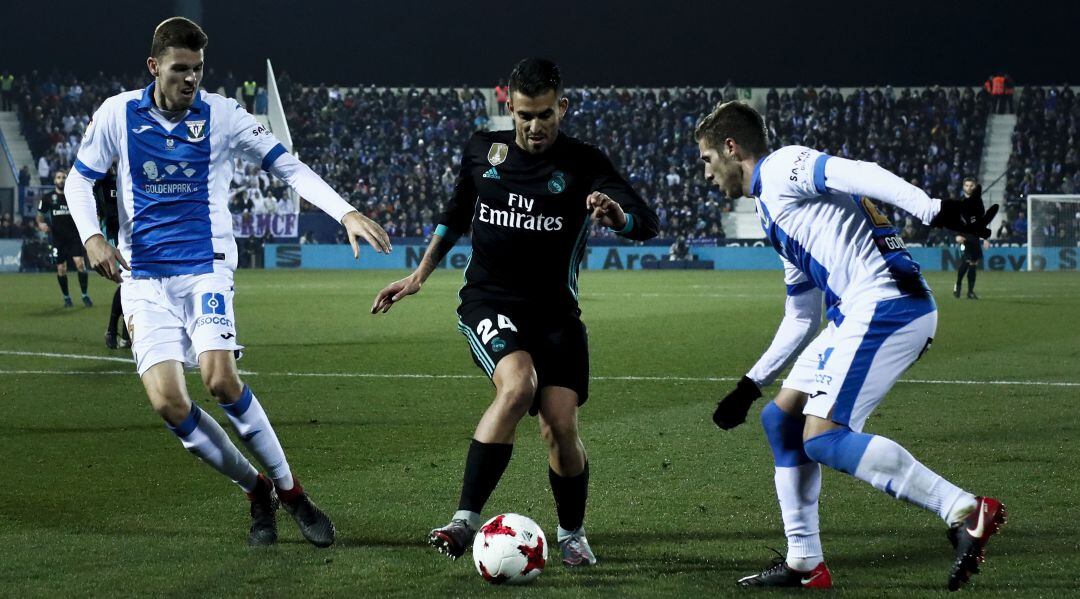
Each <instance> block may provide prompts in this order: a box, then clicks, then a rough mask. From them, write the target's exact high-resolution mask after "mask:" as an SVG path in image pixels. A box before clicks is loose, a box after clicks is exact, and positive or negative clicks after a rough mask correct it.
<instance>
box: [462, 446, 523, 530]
mask: <svg viewBox="0 0 1080 599" xmlns="http://www.w3.org/2000/svg"><path fill="white" fill-rule="evenodd" d="M513 452H514V445H513V444H512V443H481V442H479V441H477V440H476V439H473V440H472V443H470V444H469V455H468V457H466V458H465V477H464V480H463V481H462V483H461V499H460V500H458V510H466V511H470V512H476V513H477V514H479V513H480V512H481V511H482V510H483V509H484V504H485V503H487V500H488V497H491V492H492V491H494V490H495V485H497V484H499V479H500V478H502V475H503V472H505V471H506V465H507V464H509V463H510V454H512V453H513Z"/></svg>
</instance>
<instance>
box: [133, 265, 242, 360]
mask: <svg viewBox="0 0 1080 599" xmlns="http://www.w3.org/2000/svg"><path fill="white" fill-rule="evenodd" d="M120 289H121V290H120V297H121V301H122V303H123V306H124V318H125V320H126V321H127V325H128V329H129V331H130V332H131V351H132V353H133V354H134V355H135V366H136V368H137V369H138V371H139V376H142V375H143V374H144V373H145V372H146V371H147V370H149V369H150V367H151V366H153V365H154V364H157V363H159V362H164V361H166V360H176V361H177V362H180V363H182V364H184V365H185V366H187V367H189V368H193V367H195V366H198V365H199V355H200V354H202V353H203V352H205V351H209V350H229V351H239V350H241V349H243V347H244V346H242V345H239V344H238V343H237V342H236V317H235V315H234V314H233V278H232V273H227V272H213V273H206V274H201V275H179V276H175V277H165V278H161V279H131V278H128V279H125V280H124V282H123V284H122V285H121V288H120Z"/></svg>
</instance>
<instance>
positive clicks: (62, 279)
mask: <svg viewBox="0 0 1080 599" xmlns="http://www.w3.org/2000/svg"><path fill="white" fill-rule="evenodd" d="M56 280H57V282H59V283H60V293H63V294H64V297H68V295H70V294H69V293H68V285H67V275H56Z"/></svg>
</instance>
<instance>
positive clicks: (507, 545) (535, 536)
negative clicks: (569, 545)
mask: <svg viewBox="0 0 1080 599" xmlns="http://www.w3.org/2000/svg"><path fill="white" fill-rule="evenodd" d="M547 554H548V550H547V539H545V538H544V531H543V530H541V529H540V527H539V526H538V525H537V524H536V522H533V521H532V520H530V519H529V518H526V517H525V516H522V515H520V514H500V515H498V516H495V517H494V518H492V519H491V520H488V521H487V522H485V523H484V525H483V526H481V527H480V530H479V531H477V533H476V538H475V539H474V540H473V563H475V564H476V571H477V572H479V573H480V575H481V576H483V577H484V580H486V581H488V582H490V583H491V584H525V583H527V582H529V581H531V580H533V579H534V578H536V577H537V576H539V575H540V572H542V571H543V569H544V564H545V563H546V562H547Z"/></svg>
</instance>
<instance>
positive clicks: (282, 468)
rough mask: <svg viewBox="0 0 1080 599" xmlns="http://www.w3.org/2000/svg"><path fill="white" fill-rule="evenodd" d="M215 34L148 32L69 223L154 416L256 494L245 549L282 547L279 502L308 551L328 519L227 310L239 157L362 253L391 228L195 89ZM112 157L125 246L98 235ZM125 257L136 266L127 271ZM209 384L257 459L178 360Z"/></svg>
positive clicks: (92, 136) (328, 536)
mask: <svg viewBox="0 0 1080 599" xmlns="http://www.w3.org/2000/svg"><path fill="white" fill-rule="evenodd" d="M206 44H207V37H206V34H205V33H204V32H203V30H202V29H201V28H200V27H199V26H198V25H196V24H195V23H194V22H192V21H190V20H188V19H185V18H182V17H173V18H171V19H167V20H165V21H163V22H162V23H161V24H160V25H158V26H157V28H156V29H155V30H154V37H153V42H152V44H151V49H150V57H149V58H147V60H146V66H147V69H148V70H149V71H150V74H151V75H152V76H153V77H154V81H153V82H152V83H151V84H150V85H149V86H147V87H146V88H145V89H137V90H134V91H127V92H122V93H120V94H118V95H115V96H113V97H111V98H108V99H107V100H105V102H104V103H103V104H102V105H101V107H100V108H99V109H98V110H97V112H96V113H95V114H94V118H93V120H92V123H91V125H90V126H88V127H87V130H86V133H85V135H84V138H83V142H82V144H81V145H80V146H79V151H78V156H77V160H76V161H75V167H74V168H73V169H72V170H71V173H70V174H69V176H68V180H67V187H66V190H67V195H68V199H69V202H70V206H71V209H72V217H73V218H74V219H75V224H76V225H77V226H78V228H79V233H80V235H81V239H82V240H83V243H84V244H85V245H86V249H87V255H88V257H89V259H90V263H91V265H92V266H93V267H94V269H95V270H96V271H97V272H98V273H100V274H101V275H102V276H104V277H106V278H109V279H112V280H114V281H116V282H122V287H121V289H122V296H121V297H122V302H123V312H124V314H125V317H126V318H127V319H128V324H129V326H130V327H131V338H132V353H133V354H134V356H135V362H136V369H137V370H138V373H139V376H140V378H141V379H142V382H143V386H144V387H145V388H146V393H147V396H148V397H149V399H150V403H151V405H153V407H154V410H155V411H156V412H157V413H158V415H160V416H161V418H162V419H164V420H165V422H166V424H167V425H168V427H169V429H170V430H171V431H172V432H173V433H174V434H175V435H176V436H177V438H178V439H179V440H180V442H181V444H182V445H183V447H184V448H185V449H187V450H188V451H189V452H191V453H192V454H193V455H195V456H197V457H199V458H200V459H202V460H203V462H205V463H206V464H208V465H210V466H211V467H213V468H214V469H215V470H217V471H218V472H220V473H221V474H223V475H225V476H226V477H228V478H230V479H232V480H233V481H234V482H235V483H236V484H237V485H239V486H240V488H241V489H243V490H244V492H245V493H247V495H248V499H249V500H250V514H251V528H250V531H249V534H248V543H249V544H251V545H270V544H273V543H275V542H276V541H277V521H276V511H277V508H278V506H279V501H278V500H279V499H280V503H281V504H282V505H284V507H285V510H286V511H287V512H288V513H289V514H290V515H291V516H292V517H293V519H294V520H295V521H296V523H297V525H298V526H299V527H300V531H301V533H302V534H303V535H304V537H305V538H306V539H307V540H308V541H309V542H311V543H312V544H313V545H316V546H319V547H326V546H329V545H330V544H332V543H333V542H334V536H335V531H334V525H333V523H332V522H331V521H330V518H329V517H327V516H326V514H325V513H323V512H322V510H320V509H319V508H318V507H317V506H316V505H315V504H314V503H313V502H312V501H311V499H310V498H309V497H308V495H307V493H306V492H305V491H304V488H303V487H302V486H301V485H300V483H299V481H297V480H296V478H295V477H294V476H293V473H292V470H291V469H290V468H289V463H288V461H287V460H286V457H285V452H284V450H283V449H282V447H281V443H280V441H279V440H278V437H277V434H276V433H275V431H274V428H273V426H271V424H270V420H269V418H268V417H267V415H266V412H265V411H264V410H263V408H262V405H261V404H260V402H259V401H258V399H257V398H256V397H255V395H254V394H253V393H252V390H251V388H250V387H249V386H248V385H246V384H244V383H243V382H242V381H241V380H240V377H239V374H238V372H237V368H236V357H235V355H234V354H236V353H239V350H241V349H243V346H241V345H239V344H238V342H237V339H236V337H237V335H236V327H235V324H234V323H235V319H236V317H235V315H234V313H233V301H232V300H233V289H234V288H233V272H234V270H235V269H236V264H237V248H236V241H235V239H234V238H233V228H232V216H231V214H230V213H229V209H228V195H229V183H230V181H231V180H232V176H233V171H234V162H233V159H234V158H236V157H241V158H244V159H245V160H247V161H249V162H253V163H255V164H261V165H262V167H263V168H264V169H265V170H269V171H270V172H272V173H273V174H274V175H275V176H277V177H279V178H281V179H282V180H284V181H286V182H287V183H288V184H289V185H290V186H292V187H293V188H294V189H296V190H297V191H298V192H299V193H300V195H301V196H303V197H304V198H306V199H307V200H308V201H309V202H311V203H312V204H314V205H316V206H318V207H320V208H321V209H322V210H324V211H325V212H326V213H327V214H329V215H330V216H332V217H333V218H335V219H336V220H338V221H339V222H341V223H342V224H343V225H344V226H345V227H346V229H347V230H348V232H349V240H350V242H351V243H352V244H353V251H354V254H357V253H358V251H359V248H358V246H357V242H356V239H357V238H358V237H362V238H364V239H366V240H367V241H368V242H369V243H370V244H371V245H372V246H373V247H375V248H376V249H378V250H380V251H389V249H390V243H389V239H388V238H387V237H386V233H385V232H384V231H383V230H382V229H381V228H380V227H379V226H378V225H376V224H374V223H373V222H371V220H370V219H368V218H366V217H364V216H361V215H360V214H359V213H357V212H356V211H355V210H353V208H352V207H351V206H349V204H347V203H346V202H345V201H344V200H342V199H341V197H340V196H338V194H337V193H336V192H334V190H333V189H331V188H330V186H328V185H327V184H326V183H325V182H324V181H323V180H322V179H321V178H319V176H318V175H316V174H315V173H314V172H312V171H311V169H310V168H308V167H307V166H306V165H304V164H303V163H301V162H300V161H299V160H297V159H296V158H295V157H294V156H292V155H291V154H289V153H288V152H287V151H286V150H285V148H284V147H283V146H282V145H281V144H280V143H278V141H277V139H276V138H275V137H274V136H273V135H272V134H271V133H270V132H269V131H267V130H266V128H265V127H263V126H261V125H259V123H258V121H256V120H255V118H254V117H252V116H251V115H250V114H249V113H248V112H247V111H245V110H244V109H243V107H242V106H240V105H239V104H238V103H237V102H236V101H234V100H230V99H228V98H225V97H222V96H220V95H217V94H212V93H208V92H206V91H203V90H200V89H199V86H200V83H201V80H202V74H203V65H204V58H203V48H205V47H206ZM114 161H118V162H117V167H116V172H117V179H118V181H117V185H118V187H119V189H120V191H119V194H118V197H119V198H120V199H121V200H123V204H122V205H120V206H119V210H120V248H119V249H116V248H114V247H113V246H112V245H110V244H109V242H108V241H106V240H105V238H104V237H103V236H102V235H101V228H100V225H99V223H98V220H97V212H96V210H95V206H94V197H93V183H94V181H97V180H99V179H102V178H103V177H104V176H105V173H106V171H108V169H109V168H110V167H111V166H112V165H113V163H114ZM117 262H119V263H120V265H121V266H122V267H124V268H125V269H126V270H127V271H128V272H126V273H124V274H123V276H121V273H120V270H119V268H118V267H117ZM185 366H189V367H194V366H198V367H199V370H200V373H201V374H202V380H203V384H204V385H205V387H206V389H207V391H209V393H210V394H211V395H212V396H213V397H214V399H216V400H217V402H218V403H219V405H220V406H221V408H222V410H224V412H225V414H226V416H227V417H228V419H229V422H230V423H231V424H232V426H233V428H234V430H235V431H236V433H237V435H238V436H239V437H240V439H241V441H243V443H244V445H245V446H246V447H247V449H248V450H249V451H250V452H251V453H252V454H253V455H254V456H255V458H256V459H257V460H258V461H259V463H260V464H261V465H262V466H263V467H264V468H265V469H266V472H267V474H268V475H269V479H272V480H273V482H270V480H268V478H267V477H266V476H263V475H262V474H259V472H258V471H257V470H256V469H255V468H254V466H252V465H251V463H250V462H249V461H248V459H247V458H246V457H244V455H243V454H242V453H240V451H239V450H238V449H237V448H236V446H235V445H234V444H233V443H232V441H231V440H230V439H229V437H228V435H227V434H226V433H225V431H224V429H222V428H221V426H220V425H219V424H218V423H217V421H215V420H214V419H213V418H212V417H210V416H208V415H205V414H204V413H203V411H202V410H201V409H200V408H199V407H198V406H197V405H195V403H193V402H192V401H191V400H190V398H189V396H188V392H187V385H186V383H185V381H184V367H185Z"/></svg>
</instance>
